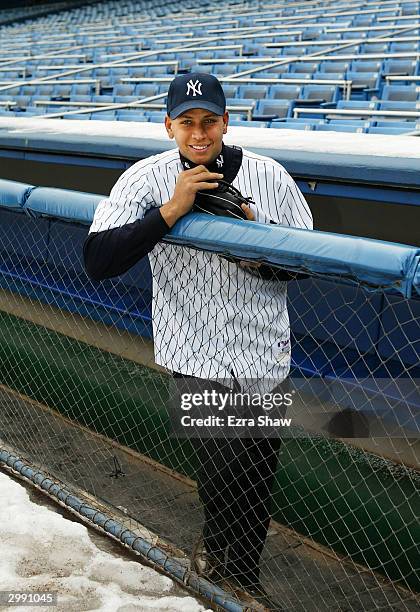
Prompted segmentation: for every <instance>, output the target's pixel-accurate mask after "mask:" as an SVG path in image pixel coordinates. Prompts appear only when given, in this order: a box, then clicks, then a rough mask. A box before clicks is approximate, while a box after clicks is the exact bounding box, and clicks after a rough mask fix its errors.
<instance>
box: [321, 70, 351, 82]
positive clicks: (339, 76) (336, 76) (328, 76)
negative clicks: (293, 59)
mask: <svg viewBox="0 0 420 612" xmlns="http://www.w3.org/2000/svg"><path fill="white" fill-rule="evenodd" d="M313 79H314V80H321V81H326V80H331V81H344V80H345V73H344V72H314V74H313Z"/></svg>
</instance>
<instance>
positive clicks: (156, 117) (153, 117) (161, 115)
mask: <svg viewBox="0 0 420 612" xmlns="http://www.w3.org/2000/svg"><path fill="white" fill-rule="evenodd" d="M145 116H146V117H147V118H148V119H149V121H150V122H151V123H163V122H164V120H165V117H166V113H165V112H164V111H160V112H155V111H154V112H150V113H149V112H146V114H145Z"/></svg>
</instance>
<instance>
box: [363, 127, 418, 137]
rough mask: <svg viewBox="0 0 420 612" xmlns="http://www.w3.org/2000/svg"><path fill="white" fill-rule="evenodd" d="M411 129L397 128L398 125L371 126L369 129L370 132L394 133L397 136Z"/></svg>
mask: <svg viewBox="0 0 420 612" xmlns="http://www.w3.org/2000/svg"><path fill="white" fill-rule="evenodd" d="M408 131H410V130H407V129H404V128H396V127H370V128H369V129H368V133H369V134H389V135H392V134H394V135H395V136H398V135H401V136H402V135H404V133H407V132H408Z"/></svg>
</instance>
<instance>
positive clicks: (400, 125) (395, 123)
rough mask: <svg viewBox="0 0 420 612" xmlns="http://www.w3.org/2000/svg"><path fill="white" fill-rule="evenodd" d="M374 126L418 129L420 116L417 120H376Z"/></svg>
mask: <svg viewBox="0 0 420 612" xmlns="http://www.w3.org/2000/svg"><path fill="white" fill-rule="evenodd" d="M374 127H390V128H391V127H392V128H402V129H405V130H408V129H409V130H418V129H419V128H420V117H419V120H418V122H417V123H416V122H415V121H411V120H409V121H377V122H376V124H375V126H374Z"/></svg>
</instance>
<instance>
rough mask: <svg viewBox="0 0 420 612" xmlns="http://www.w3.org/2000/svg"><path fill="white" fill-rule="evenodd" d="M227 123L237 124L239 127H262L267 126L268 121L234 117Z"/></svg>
mask: <svg viewBox="0 0 420 612" xmlns="http://www.w3.org/2000/svg"><path fill="white" fill-rule="evenodd" d="M229 125H237V126H240V127H249V128H262V127H269V125H270V124H269V123H268V122H267V121H241V120H239V119H234V120H232V121H229Z"/></svg>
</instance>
